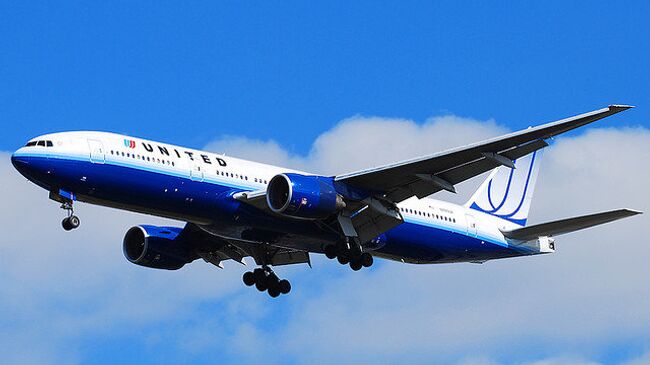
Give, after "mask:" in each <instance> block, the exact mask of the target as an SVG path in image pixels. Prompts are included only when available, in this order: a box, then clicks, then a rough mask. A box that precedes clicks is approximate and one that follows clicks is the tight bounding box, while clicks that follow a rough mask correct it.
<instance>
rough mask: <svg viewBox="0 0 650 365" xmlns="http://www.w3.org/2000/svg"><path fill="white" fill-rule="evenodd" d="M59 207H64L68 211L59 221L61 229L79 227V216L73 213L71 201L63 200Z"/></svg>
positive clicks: (67, 229) (68, 229)
mask: <svg viewBox="0 0 650 365" xmlns="http://www.w3.org/2000/svg"><path fill="white" fill-rule="evenodd" d="M61 209H64V210H66V211H67V212H68V216H67V217H65V218H63V221H61V226H63V229H65V230H66V231H70V230H73V229H75V228H77V227H79V224H80V223H81V222H80V221H79V217H77V216H76V215H74V209H73V207H72V203H71V202H65V203H63V204H61Z"/></svg>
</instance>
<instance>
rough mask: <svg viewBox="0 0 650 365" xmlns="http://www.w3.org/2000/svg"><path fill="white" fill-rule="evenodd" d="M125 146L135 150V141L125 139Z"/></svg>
mask: <svg viewBox="0 0 650 365" xmlns="http://www.w3.org/2000/svg"><path fill="white" fill-rule="evenodd" d="M124 145H125V146H126V147H128V148H135V141H134V140H132V139H125V140H124Z"/></svg>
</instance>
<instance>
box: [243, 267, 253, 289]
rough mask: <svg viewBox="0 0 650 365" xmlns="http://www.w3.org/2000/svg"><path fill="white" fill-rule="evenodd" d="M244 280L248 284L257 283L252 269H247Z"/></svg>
mask: <svg viewBox="0 0 650 365" xmlns="http://www.w3.org/2000/svg"><path fill="white" fill-rule="evenodd" d="M242 280H243V281H244V284H246V286H253V285H255V275H254V274H253V273H252V272H250V271H246V272H245V273H244V276H243V277H242Z"/></svg>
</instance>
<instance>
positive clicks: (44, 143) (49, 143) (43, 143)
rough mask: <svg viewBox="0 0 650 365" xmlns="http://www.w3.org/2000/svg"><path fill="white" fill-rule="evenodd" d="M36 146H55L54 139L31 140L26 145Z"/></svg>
mask: <svg viewBox="0 0 650 365" xmlns="http://www.w3.org/2000/svg"><path fill="white" fill-rule="evenodd" d="M34 146H40V147H54V143H52V141H29V142H27V144H26V145H25V147H34Z"/></svg>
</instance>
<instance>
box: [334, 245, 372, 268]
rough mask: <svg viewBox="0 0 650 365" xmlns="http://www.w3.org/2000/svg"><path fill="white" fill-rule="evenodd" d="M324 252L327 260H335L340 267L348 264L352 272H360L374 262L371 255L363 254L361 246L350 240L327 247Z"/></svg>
mask: <svg viewBox="0 0 650 365" xmlns="http://www.w3.org/2000/svg"><path fill="white" fill-rule="evenodd" d="M324 251H325V256H327V258H328V259H330V260H333V259H337V260H338V262H339V264H341V265H348V264H349V265H350V268H351V269H352V270H354V271H358V270H361V268H362V267H370V266H372V263H373V261H374V260H373V258H372V255H371V254H369V253H367V252H363V251H362V249H361V245H360V244H358V243H357V242H355V241H351V240H347V241H345V242H340V243H338V244H336V245H327V246H325V249H324Z"/></svg>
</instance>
